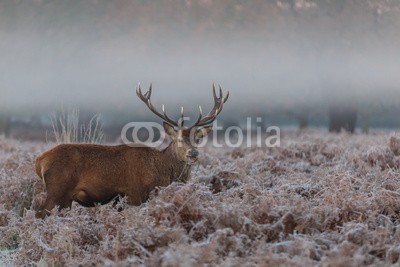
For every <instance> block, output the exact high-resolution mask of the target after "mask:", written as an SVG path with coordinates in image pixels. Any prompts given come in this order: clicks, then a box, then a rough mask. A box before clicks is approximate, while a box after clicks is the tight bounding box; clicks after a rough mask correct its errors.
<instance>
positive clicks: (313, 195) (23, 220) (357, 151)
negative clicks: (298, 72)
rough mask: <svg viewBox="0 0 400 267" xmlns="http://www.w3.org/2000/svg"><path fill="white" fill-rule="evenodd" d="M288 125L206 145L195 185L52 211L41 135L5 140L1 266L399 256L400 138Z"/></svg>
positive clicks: (352, 261)
mask: <svg viewBox="0 0 400 267" xmlns="http://www.w3.org/2000/svg"><path fill="white" fill-rule="evenodd" d="M392 136H393V134H392V133H389V132H377V133H372V134H371V135H354V136H351V135H347V134H340V135H330V134H327V133H326V132H325V131H322V130H308V131H305V132H303V133H300V134H298V133H295V132H286V133H285V132H284V135H283V139H282V145H281V147H280V148H263V149H259V148H242V149H228V148H224V149H215V148H211V147H207V148H205V149H204V150H203V152H202V154H201V157H200V164H199V166H198V167H195V168H193V178H192V180H191V181H190V182H189V183H188V184H178V183H174V184H171V185H170V186H168V187H166V188H161V189H158V190H156V191H155V192H153V194H152V196H151V198H150V200H149V201H148V202H147V203H144V204H142V205H141V206H139V207H132V206H128V205H126V204H125V203H121V204H119V205H121V206H122V207H123V210H122V211H120V212H119V211H118V207H112V205H105V206H99V207H95V208H84V207H81V206H79V205H77V204H76V203H75V204H74V205H73V207H72V209H71V210H65V211H62V212H57V211H54V212H53V214H52V215H51V216H50V217H48V218H46V219H45V220H40V219H36V218H35V216H34V212H33V209H35V208H37V207H38V205H39V204H40V203H41V202H42V201H43V200H44V197H45V192H44V188H43V185H42V184H41V181H40V179H39V178H38V177H36V176H35V174H34V170H33V162H34V158H35V156H37V155H38V154H39V153H41V152H43V151H44V150H46V149H48V148H49V145H46V144H44V143H32V142H29V143H28V142H19V141H15V140H7V139H0V264H4V265H9V264H10V265H11V264H12V265H27V264H30V263H32V264H38V265H40V266H53V265H66V266H78V265H84V266H87V265H91V264H96V265H116V264H119V265H120V266H132V265H141V264H143V265H152V266H158V265H161V266H191V265H192V266H193V265H203V264H209V265H225V266H246V265H247V266H254V265H261V266H277V265H281V266H309V265H319V266H360V265H379V266H382V265H387V266H389V265H391V264H396V263H397V264H398V263H399V262H400V261H399V255H400V226H399V225H398V224H399V221H400V175H399V166H400V157H399V156H398V155H399V154H400V140H399V139H396V138H391V137H392Z"/></svg>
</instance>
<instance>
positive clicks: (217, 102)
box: [191, 83, 229, 128]
mask: <svg viewBox="0 0 400 267" xmlns="http://www.w3.org/2000/svg"><path fill="white" fill-rule="evenodd" d="M218 89H219V90H218V91H219V96H218V97H217V94H216V90H215V85H214V83H213V85H212V91H213V97H214V107H213V108H212V110H211V111H210V112H209V113H208V114H207V115H206V116H205V117H203V115H202V110H201V107H199V109H200V114H199V117H198V119H197V121H196V122H195V123H194V124H193V126H192V127H191V128H193V127H199V126H204V125H207V124H211V123H212V122H213V121H214V120H215V119H216V118H217V116H218V114H219V113H220V112H221V111H222V108H223V106H224V103H225V102H226V101H227V100H228V97H229V92H228V93H227V95H226V96H225V97H224V95H223V92H222V88H221V86H220V85H218Z"/></svg>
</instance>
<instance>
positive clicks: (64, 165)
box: [35, 144, 190, 217]
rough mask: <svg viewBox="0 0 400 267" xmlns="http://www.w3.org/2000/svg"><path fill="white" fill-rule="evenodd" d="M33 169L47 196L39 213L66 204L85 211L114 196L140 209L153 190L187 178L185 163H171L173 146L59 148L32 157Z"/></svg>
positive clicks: (66, 146)
mask: <svg viewBox="0 0 400 267" xmlns="http://www.w3.org/2000/svg"><path fill="white" fill-rule="evenodd" d="M35 167H36V173H37V174H38V176H39V177H41V179H43V181H44V183H45V185H46V189H47V192H48V196H47V200H46V203H45V204H44V206H43V208H42V213H43V212H46V211H49V210H51V209H52V208H54V206H55V205H59V206H60V208H66V207H69V206H71V203H72V201H77V202H78V203H79V204H81V205H83V206H87V207H91V206H94V204H95V203H102V204H105V203H107V202H109V201H110V200H112V199H113V198H115V197H116V196H118V195H121V196H127V197H128V198H127V199H128V203H129V204H132V205H140V204H141V203H142V202H144V201H146V199H147V198H148V196H149V193H150V191H151V190H153V189H154V188H155V187H157V186H167V185H169V184H170V183H172V182H174V181H177V179H179V181H182V182H186V181H188V180H189V178H190V165H187V164H186V162H184V161H179V160H177V156H176V155H175V153H174V145H170V146H169V147H167V148H166V149H164V150H162V151H160V150H157V149H155V148H150V147H130V146H127V145H120V146H101V145H85V144H76V145H59V146H57V147H55V148H53V149H51V150H49V151H47V152H45V153H44V154H43V155H41V156H40V157H38V158H37V160H36V166H35ZM39 215H40V216H39ZM39 215H38V217H42V214H39Z"/></svg>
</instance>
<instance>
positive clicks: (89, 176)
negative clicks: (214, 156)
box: [35, 86, 229, 218]
mask: <svg viewBox="0 0 400 267" xmlns="http://www.w3.org/2000/svg"><path fill="white" fill-rule="evenodd" d="M137 94H138V96H139V98H140V99H141V100H142V101H143V102H145V103H146V105H147V106H148V108H149V109H150V110H151V111H152V112H153V113H155V114H156V115H158V116H159V117H161V118H162V119H163V120H164V123H163V126H164V130H165V132H166V134H167V135H168V136H169V137H170V138H171V142H170V144H169V145H168V146H167V147H166V148H165V149H163V150H158V149H156V148H152V147H147V146H143V145H140V146H133V145H119V146H104V145H93V144H63V145H58V146H56V147H54V148H53V149H51V150H49V151H47V152H45V153H43V154H42V155H41V156H39V157H38V158H37V160H36V164H35V169H36V173H37V175H38V176H39V177H40V178H41V179H42V180H43V182H44V184H45V185H46V190H47V198H46V201H45V203H44V204H43V205H42V207H41V208H40V209H39V210H38V212H37V213H36V217H39V218H44V217H45V216H46V215H48V214H49V213H50V210H51V209H53V208H54V207H55V206H59V209H63V208H67V207H70V206H71V204H72V201H76V202H78V203H80V204H81V205H83V206H86V207H92V206H94V205H95V204H96V203H100V204H105V203H107V202H110V201H111V200H112V199H114V198H115V197H116V196H118V195H121V196H127V199H128V203H129V204H132V205H140V204H141V203H143V202H144V201H146V200H147V198H148V196H149V193H150V192H151V191H152V190H153V189H154V188H155V187H157V186H167V185H169V184H171V183H172V182H174V181H181V182H187V181H188V180H189V179H190V173H191V168H190V166H191V164H192V163H193V162H195V161H196V160H197V156H198V152H197V149H196V147H195V144H194V143H193V141H194V142H198V141H199V140H200V139H202V138H203V137H205V136H207V135H208V133H209V132H210V131H211V128H212V126H211V125H210V124H211V123H212V121H214V120H215V118H216V116H217V115H218V114H219V113H220V111H221V109H222V105H223V104H224V103H225V101H226V100H227V98H228V95H229V94H228V95H227V96H226V97H225V98H223V97H222V91H221V88H220V96H219V97H217V96H216V94H215V88H214V86H213V94H214V101H215V104H214V108H213V109H212V111H211V112H210V113H209V114H208V115H206V116H205V117H203V116H202V114H201V108H200V116H199V118H198V120H197V122H196V123H195V124H194V125H193V126H192V127H190V128H185V127H183V111H182V114H181V119H180V120H179V121H178V122H177V121H174V120H171V119H170V118H169V117H168V116H167V115H166V114H165V112H164V109H163V114H161V113H159V112H157V111H156V110H155V109H154V107H153V106H152V104H151V102H150V96H151V86H150V89H149V91H148V92H147V93H146V94H145V95H143V94H142V93H141V91H140V87H139V88H138V90H137Z"/></svg>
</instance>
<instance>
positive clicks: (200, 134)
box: [195, 125, 213, 140]
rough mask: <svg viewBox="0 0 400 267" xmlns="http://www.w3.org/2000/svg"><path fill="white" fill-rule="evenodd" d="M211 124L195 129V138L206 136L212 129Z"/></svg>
mask: <svg viewBox="0 0 400 267" xmlns="http://www.w3.org/2000/svg"><path fill="white" fill-rule="evenodd" d="M212 128H213V126H212V125H209V126H206V127H202V128H199V129H197V130H196V135H195V136H196V140H200V139H203V138H204V137H206V136H207V135H208V134H209V133H210V132H211V130H212Z"/></svg>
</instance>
